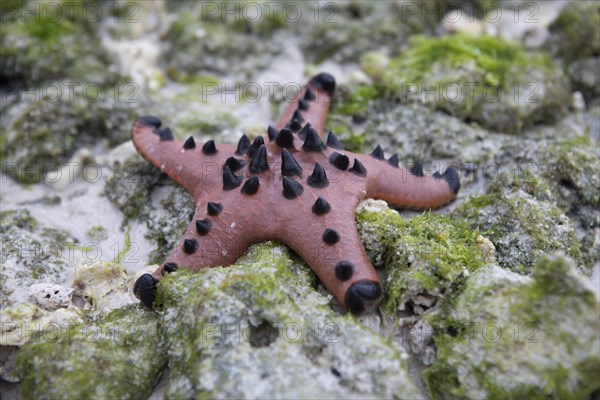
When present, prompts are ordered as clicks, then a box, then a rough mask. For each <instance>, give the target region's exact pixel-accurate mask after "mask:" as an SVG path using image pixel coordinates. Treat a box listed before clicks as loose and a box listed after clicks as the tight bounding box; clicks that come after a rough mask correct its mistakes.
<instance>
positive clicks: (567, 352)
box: [425, 255, 600, 399]
mask: <svg viewBox="0 0 600 400" xmlns="http://www.w3.org/2000/svg"><path fill="white" fill-rule="evenodd" d="M557 309H560V310H568V311H567V312H556V311H557ZM599 311H600V304H599V303H598V297H597V296H596V295H595V293H594V291H593V288H592V287H590V286H589V284H588V283H587V282H586V281H585V280H584V278H583V277H582V276H579V275H578V274H577V272H576V270H575V264H574V263H573V260H572V259H570V258H568V257H564V256H560V255H559V256H554V257H549V258H544V259H542V260H541V261H540V262H539V263H538V264H537V265H536V266H535V268H534V271H533V276H532V278H526V277H523V276H520V275H517V274H514V273H512V272H509V271H506V270H504V269H502V268H499V267H498V266H495V265H489V266H487V267H485V268H482V269H480V270H479V271H477V272H475V273H474V274H473V276H472V277H471V279H470V280H469V282H468V283H467V285H466V287H465V290H464V291H463V293H462V294H461V295H459V296H458V297H457V298H456V299H455V300H454V302H452V303H451V304H448V305H447V306H446V307H445V309H444V310H443V311H442V313H440V314H439V315H437V316H435V317H433V319H432V324H433V326H434V327H435V328H437V334H436V335H435V336H434V340H435V343H436V346H437V358H436V361H435V363H434V364H433V365H432V366H431V367H430V368H429V369H427V370H426V371H425V377H426V380H427V382H428V384H429V389H430V391H431V395H432V396H433V397H434V398H444V399H449V398H463V399H464V398H466V399H481V398H525V397H528V398H541V397H544V398H556V399H561V398H572V399H587V398H590V395H591V394H592V393H593V392H594V390H596V389H597V388H598V380H597V377H598V374H599V373H600V358H599V357H598V354H599V352H600V348H599V347H598V346H599V344H600V332H599V331H598V312H599Z"/></svg>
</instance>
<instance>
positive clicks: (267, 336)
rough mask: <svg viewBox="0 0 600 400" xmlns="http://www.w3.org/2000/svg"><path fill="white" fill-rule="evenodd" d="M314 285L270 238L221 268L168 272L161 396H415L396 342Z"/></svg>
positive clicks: (161, 294) (161, 297)
mask: <svg viewBox="0 0 600 400" xmlns="http://www.w3.org/2000/svg"><path fill="white" fill-rule="evenodd" d="M315 285H316V280H315V277H314V275H313V274H312V272H311V271H310V269H309V268H308V267H307V266H306V265H305V264H304V263H302V262H300V260H298V259H297V257H295V256H290V253H289V250H287V249H286V248H285V247H284V246H281V245H274V244H269V243H266V244H261V245H257V246H252V247H251V248H250V250H249V251H248V252H247V253H246V255H245V256H243V257H242V258H241V259H240V260H239V261H238V262H237V263H235V264H233V265H230V266H228V267H227V268H212V269H206V270H203V271H200V272H198V273H187V272H177V273H174V274H171V275H169V276H167V277H166V278H164V279H163V280H162V281H161V283H160V284H159V288H158V297H157V303H159V304H162V306H163V311H162V317H161V326H162V329H163V334H164V337H165V338H166V339H167V348H168V352H169V355H170V362H169V366H170V368H171V374H170V378H169V383H168V386H167V388H166V392H165V396H167V397H175V398H180V397H184V398H205V397H206V398H209V397H210V398H213V397H219V398H221V397H227V398H231V397H235V398H265V397H266V398H278V397H290V396H292V397H302V398H305V397H345V398H347V397H385V398H392V397H393V398H403V399H413V398H421V397H422V395H421V394H420V392H419V391H418V389H416V387H415V385H414V384H413V383H412V381H411V378H410V377H409V374H408V370H407V365H406V363H405V362H404V361H403V359H402V353H401V351H399V350H396V349H394V348H393V347H392V346H391V345H390V343H388V342H386V341H385V340H383V339H381V338H380V337H379V336H378V335H377V334H376V333H374V332H372V331H371V330H369V329H368V328H366V327H364V326H363V325H361V324H360V323H359V322H358V321H357V320H356V319H355V318H354V317H352V316H349V315H347V316H340V315H339V314H338V313H337V312H334V311H333V310H332V309H331V308H330V306H329V299H328V296H324V295H322V294H320V293H319V292H317V291H316V290H315ZM250 382H251V383H250Z"/></svg>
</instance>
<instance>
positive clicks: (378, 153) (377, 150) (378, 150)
mask: <svg viewBox="0 0 600 400" xmlns="http://www.w3.org/2000/svg"><path fill="white" fill-rule="evenodd" d="M371 157H373V158H376V159H378V160H385V157H384V155H383V149H382V148H381V146H380V145H377V147H375V150H373V152H372V153H371Z"/></svg>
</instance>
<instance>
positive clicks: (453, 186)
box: [433, 167, 460, 194]
mask: <svg viewBox="0 0 600 400" xmlns="http://www.w3.org/2000/svg"><path fill="white" fill-rule="evenodd" d="M433 177H434V178H435V179H440V178H441V179H444V180H445V181H446V182H448V186H449V187H450V190H451V191H452V193H454V194H457V193H458V191H459V190H460V179H459V178H458V172H456V169H454V168H453V167H448V168H446V171H444V173H443V174H441V175H440V173H439V172H436V173H435V174H433Z"/></svg>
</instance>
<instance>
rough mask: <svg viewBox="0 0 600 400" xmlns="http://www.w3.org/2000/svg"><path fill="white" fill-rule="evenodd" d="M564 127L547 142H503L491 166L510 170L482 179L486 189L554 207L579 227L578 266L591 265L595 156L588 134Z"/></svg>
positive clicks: (598, 182) (598, 245) (597, 185)
mask: <svg viewBox="0 0 600 400" xmlns="http://www.w3.org/2000/svg"><path fill="white" fill-rule="evenodd" d="M592 115H593V114H592ZM568 126H569V125H568V124H567V129H566V130H563V129H564V128H562V127H559V128H558V129H557V131H556V132H554V131H552V132H550V133H551V135H552V138H550V139H547V138H546V139H543V140H539V139H527V140H525V141H519V142H507V143H505V144H504V145H503V146H502V147H501V148H500V150H499V151H498V152H497V153H496V155H495V158H494V163H495V164H496V165H501V166H502V165H510V166H512V171H510V172H509V173H504V172H502V173H500V174H499V175H490V176H486V179H488V185H487V190H488V192H489V193H502V192H504V191H505V190H515V189H520V190H522V191H524V192H526V193H528V194H529V195H531V196H532V197H534V198H535V199H537V200H540V201H543V202H549V203H552V204H556V205H557V206H558V207H559V208H560V209H561V210H562V211H563V212H564V213H565V214H567V215H568V216H569V218H570V220H571V222H573V223H574V224H576V225H579V226H580V227H581V232H580V233H578V237H580V239H581V241H582V244H583V245H582V246H581V251H582V253H583V256H584V263H585V264H586V265H588V266H591V265H593V264H594V263H595V262H597V260H598V259H599V256H598V251H599V250H600V242H598V240H597V239H596V238H597V235H598V227H599V224H600V222H599V221H600V212H599V211H598V209H599V207H600V158H599V157H600V151H599V150H598V148H597V145H595V142H594V141H593V140H591V139H590V137H593V134H590V135H589V136H588V135H574V132H573V131H572V128H570V127H568ZM584 129H585V130H587V128H584ZM555 136H556V138H554V137H555ZM516 160H518V161H516ZM502 169H504V168H502ZM490 170H491V171H493V172H494V169H493V168H491V169H490ZM563 250H564V251H567V250H566V249H563ZM572 255H573V256H574V257H576V258H578V257H577V255H576V254H572Z"/></svg>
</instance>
